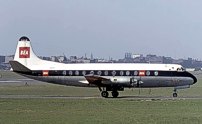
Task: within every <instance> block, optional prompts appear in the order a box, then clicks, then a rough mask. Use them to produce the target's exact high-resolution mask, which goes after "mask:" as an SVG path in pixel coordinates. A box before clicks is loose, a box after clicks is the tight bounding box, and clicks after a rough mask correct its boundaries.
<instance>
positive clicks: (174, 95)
mask: <svg viewBox="0 0 202 124" xmlns="http://www.w3.org/2000/svg"><path fill="white" fill-rule="evenodd" d="M174 92H175V93H173V97H177V90H176V89H174Z"/></svg>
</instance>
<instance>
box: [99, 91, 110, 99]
mask: <svg viewBox="0 0 202 124" xmlns="http://www.w3.org/2000/svg"><path fill="white" fill-rule="evenodd" d="M101 95H102V97H105V98H107V97H108V96H109V93H108V92H107V91H102V93H101Z"/></svg>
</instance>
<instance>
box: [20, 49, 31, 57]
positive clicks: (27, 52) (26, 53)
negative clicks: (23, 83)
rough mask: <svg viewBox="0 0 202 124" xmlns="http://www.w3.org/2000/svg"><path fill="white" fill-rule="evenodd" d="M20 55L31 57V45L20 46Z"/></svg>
mask: <svg viewBox="0 0 202 124" xmlns="http://www.w3.org/2000/svg"><path fill="white" fill-rule="evenodd" d="M19 57H20V58H30V47H20V49H19Z"/></svg>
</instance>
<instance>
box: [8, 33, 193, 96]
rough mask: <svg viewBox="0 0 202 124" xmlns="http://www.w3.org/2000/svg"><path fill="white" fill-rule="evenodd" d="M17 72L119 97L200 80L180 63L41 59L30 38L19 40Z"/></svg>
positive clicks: (15, 59)
mask: <svg viewBox="0 0 202 124" xmlns="http://www.w3.org/2000/svg"><path fill="white" fill-rule="evenodd" d="M10 65H11V67H12V69H11V70H13V71H14V72H16V73H18V74H20V75H23V76H26V77H28V78H32V79H35V80H39V81H44V82H48V83H54V84H61V85H67V86H80V87H98V89H99V90H100V92H101V96H102V97H108V96H109V93H108V91H112V96H113V97H118V95H119V92H118V91H124V88H156V87H174V93H173V97H177V89H185V88H189V87H190V85H192V84H194V83H196V82H197V79H196V77H195V76H194V75H192V74H191V73H189V72H187V71H185V70H184V68H183V67H182V66H181V65H177V64H149V63H144V64H143V63H141V64H140V63H121V64H120V63H119V64H115V63H96V64H92V63H87V64H81V63H77V64H64V63H58V62H52V61H46V60H41V59H39V58H38V57H37V56H36V55H35V54H34V52H33V50H32V46H31V42H30V40H29V38H27V37H25V36H23V37H21V38H20V39H19V42H18V45H17V49H16V52H15V57H14V60H12V61H10Z"/></svg>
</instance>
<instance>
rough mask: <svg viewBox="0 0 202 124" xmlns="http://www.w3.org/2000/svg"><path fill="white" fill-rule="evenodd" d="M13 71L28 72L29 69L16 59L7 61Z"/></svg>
mask: <svg viewBox="0 0 202 124" xmlns="http://www.w3.org/2000/svg"><path fill="white" fill-rule="evenodd" d="M9 62H10V65H11V67H12V69H13V71H16V72H30V71H31V70H30V69H28V68H27V67H25V66H24V65H22V64H21V63H19V62H18V61H14V60H12V61H9Z"/></svg>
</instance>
